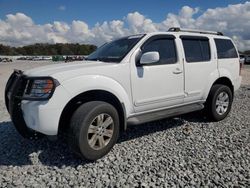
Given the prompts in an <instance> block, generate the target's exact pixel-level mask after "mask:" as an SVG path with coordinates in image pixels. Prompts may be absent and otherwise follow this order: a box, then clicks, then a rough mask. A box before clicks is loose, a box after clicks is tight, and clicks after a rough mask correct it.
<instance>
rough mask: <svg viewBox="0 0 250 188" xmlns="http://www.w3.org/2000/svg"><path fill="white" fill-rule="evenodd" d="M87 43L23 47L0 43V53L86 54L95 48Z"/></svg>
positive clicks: (11, 54)
mask: <svg viewBox="0 0 250 188" xmlns="http://www.w3.org/2000/svg"><path fill="white" fill-rule="evenodd" d="M96 48H97V47H96V46H95V45H89V44H78V43H77V44H69V43H68V44H62V43H58V44H47V43H44V44H40V43H39V44H33V45H28V46H23V47H11V46H5V45H2V44H0V55H10V56H14V55H24V56H25V55H48V56H51V55H88V54H90V53H92V52H93V51H95V50H96Z"/></svg>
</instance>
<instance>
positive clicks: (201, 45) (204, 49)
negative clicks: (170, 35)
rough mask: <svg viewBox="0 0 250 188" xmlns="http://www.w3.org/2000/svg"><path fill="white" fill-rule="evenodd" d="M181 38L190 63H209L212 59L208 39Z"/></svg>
mask: <svg viewBox="0 0 250 188" xmlns="http://www.w3.org/2000/svg"><path fill="white" fill-rule="evenodd" d="M181 38H182V43H183V47H184V52H185V57H186V61H187V62H188V63H192V62H203V61H209V60H210V59H211V53H210V46H209V40H208V39H207V38H194V37H181Z"/></svg>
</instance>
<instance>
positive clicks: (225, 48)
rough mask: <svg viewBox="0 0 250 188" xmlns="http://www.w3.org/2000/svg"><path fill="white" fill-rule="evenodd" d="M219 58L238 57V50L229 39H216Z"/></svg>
mask: <svg viewBox="0 0 250 188" xmlns="http://www.w3.org/2000/svg"><path fill="white" fill-rule="evenodd" d="M214 41H215V44H216V48H217V54H218V59H226V58H238V55H237V51H236V49H235V47H234V45H233V43H232V41H231V40H229V39H214Z"/></svg>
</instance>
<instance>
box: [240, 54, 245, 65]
mask: <svg viewBox="0 0 250 188" xmlns="http://www.w3.org/2000/svg"><path fill="white" fill-rule="evenodd" d="M240 62H241V63H243V64H244V63H245V55H242V54H240Z"/></svg>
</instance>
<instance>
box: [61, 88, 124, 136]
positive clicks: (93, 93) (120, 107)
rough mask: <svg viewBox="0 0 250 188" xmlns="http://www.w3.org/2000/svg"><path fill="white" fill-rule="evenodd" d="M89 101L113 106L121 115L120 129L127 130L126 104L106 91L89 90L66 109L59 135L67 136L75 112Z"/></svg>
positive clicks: (68, 104)
mask: <svg viewBox="0 0 250 188" xmlns="http://www.w3.org/2000/svg"><path fill="white" fill-rule="evenodd" d="M89 101H103V102H107V103H109V104H111V105H113V106H114V107H115V108H116V109H117V111H118V114H119V119H120V126H121V127H120V128H121V130H126V128H127V123H126V108H125V104H124V103H123V102H121V101H120V100H119V99H118V97H117V96H116V95H114V94H113V93H111V92H109V91H105V90H98V89H96V90H89V91H85V92H83V93H80V94H78V95H77V96H75V97H74V98H72V99H71V100H70V101H69V102H68V103H67V104H66V106H65V107H64V109H63V111H62V113H61V116H60V120H59V127H58V133H59V134H65V132H66V131H67V129H68V128H69V124H70V120H71V117H72V115H73V114H74V112H75V111H76V109H77V108H78V107H80V106H81V105H82V104H83V103H86V102H89Z"/></svg>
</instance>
